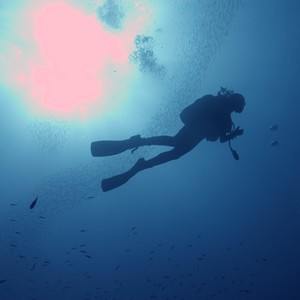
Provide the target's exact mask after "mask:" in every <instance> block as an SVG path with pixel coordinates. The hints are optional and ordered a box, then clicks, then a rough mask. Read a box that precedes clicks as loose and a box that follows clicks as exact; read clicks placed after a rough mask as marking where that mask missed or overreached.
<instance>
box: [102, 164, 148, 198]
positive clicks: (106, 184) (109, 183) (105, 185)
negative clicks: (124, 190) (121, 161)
mask: <svg viewBox="0 0 300 300" xmlns="http://www.w3.org/2000/svg"><path fill="white" fill-rule="evenodd" d="M144 167H145V160H144V159H143V158H140V159H139V160H138V161H137V162H136V164H135V165H134V166H133V167H132V168H131V169H130V170H129V171H127V172H125V173H123V174H120V175H116V176H113V177H110V178H106V179H103V180H102V182H101V187H102V190H103V192H108V191H110V190H113V189H115V188H117V187H119V186H121V185H123V184H125V183H126V182H127V181H128V180H129V179H130V178H131V177H133V176H134V175H135V174H137V173H138V172H139V171H141V170H143V169H144Z"/></svg>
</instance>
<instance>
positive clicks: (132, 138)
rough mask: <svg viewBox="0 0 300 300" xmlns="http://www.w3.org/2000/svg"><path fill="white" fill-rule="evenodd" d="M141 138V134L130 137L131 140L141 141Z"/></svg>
mask: <svg viewBox="0 0 300 300" xmlns="http://www.w3.org/2000/svg"><path fill="white" fill-rule="evenodd" d="M140 140H141V135H140V134H137V135H134V136H132V137H131V138H130V141H132V142H139V141H140Z"/></svg>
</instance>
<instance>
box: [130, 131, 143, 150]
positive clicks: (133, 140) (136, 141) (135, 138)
mask: <svg viewBox="0 0 300 300" xmlns="http://www.w3.org/2000/svg"><path fill="white" fill-rule="evenodd" d="M129 140H130V142H131V143H132V144H133V145H134V146H133V147H134V149H132V150H131V153H133V152H134V151H135V150H137V149H138V148H139V146H140V145H141V140H142V138H141V135H140V134H137V135H134V136H132V137H131V138H130V139H129Z"/></svg>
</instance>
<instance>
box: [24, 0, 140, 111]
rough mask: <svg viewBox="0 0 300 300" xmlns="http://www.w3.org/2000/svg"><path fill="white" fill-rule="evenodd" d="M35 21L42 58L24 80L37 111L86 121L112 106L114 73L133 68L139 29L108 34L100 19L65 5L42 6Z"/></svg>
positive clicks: (31, 68)
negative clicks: (110, 88) (131, 61)
mask: <svg viewBox="0 0 300 300" xmlns="http://www.w3.org/2000/svg"><path fill="white" fill-rule="evenodd" d="M33 21H34V22H33V24H34V38H35V39H36V43H37V49H38V56H37V58H36V59H35V60H34V61H33V62H31V63H30V67H29V69H28V76H25V75H20V76H19V80H20V81H21V82H23V83H24V82H27V84H28V88H29V91H30V97H31V98H32V99H33V100H34V102H35V105H34V106H36V105H37V107H40V108H42V109H44V110H47V111H48V112H52V113H55V114H63V115H72V116H74V115H80V116H81V117H87V116H89V115H90V114H91V113H92V112H93V110H95V109H97V108H100V109H101V107H102V108H103V107H106V106H107V104H108V103H106V102H107V99H108V93H109V91H108V86H111V83H110V82H109V76H110V75H109V74H112V72H113V70H114V69H115V68H117V69H118V70H120V72H125V73H126V68H129V67H128V56H129V54H130V52H131V51H132V50H133V49H132V48H133V46H134V42H133V41H134V37H135V35H136V34H137V32H136V31H137V30H134V29H133V27H134V26H133V27H132V28H131V30H129V31H130V32H129V31H128V32H127V33H126V32H125V33H111V32H106V31H104V28H103V27H102V26H101V23H100V22H99V21H98V20H97V19H96V17H95V16H88V15H85V14H84V13H83V12H82V11H80V10H79V9H76V8H74V7H72V6H70V5H67V4H65V3H62V2H59V3H52V4H47V5H44V6H42V7H41V8H40V10H38V11H35V12H34V13H33ZM26 77H27V78H26Z"/></svg>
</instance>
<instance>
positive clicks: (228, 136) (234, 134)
mask: <svg viewBox="0 0 300 300" xmlns="http://www.w3.org/2000/svg"><path fill="white" fill-rule="evenodd" d="M243 133H244V129H240V126H238V127H237V128H236V129H235V130H234V131H231V132H230V133H229V134H226V133H222V134H221V135H220V142H221V143H225V142H227V141H229V140H232V139H234V138H236V137H237V136H238V135H242V134H243Z"/></svg>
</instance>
